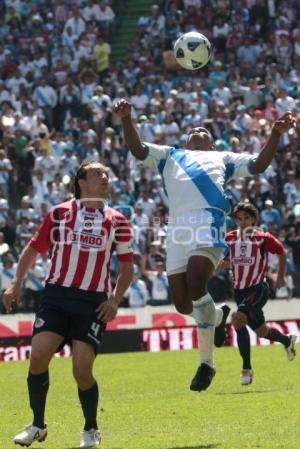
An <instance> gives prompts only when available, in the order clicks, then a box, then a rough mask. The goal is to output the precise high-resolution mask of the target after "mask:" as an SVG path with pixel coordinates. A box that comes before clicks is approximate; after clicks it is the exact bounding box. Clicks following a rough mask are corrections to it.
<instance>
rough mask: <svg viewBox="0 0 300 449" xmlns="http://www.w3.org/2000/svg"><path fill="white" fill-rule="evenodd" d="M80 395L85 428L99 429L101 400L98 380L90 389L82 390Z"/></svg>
mask: <svg viewBox="0 0 300 449" xmlns="http://www.w3.org/2000/svg"><path fill="white" fill-rule="evenodd" d="M78 396H79V400H80V403H81V408H82V411H83V416H84V418H85V424H84V430H90V429H98V425H97V409H98V400H99V390H98V384H97V382H95V383H94V385H93V386H92V387H91V388H90V389H89V390H80V389H79V388H78Z"/></svg>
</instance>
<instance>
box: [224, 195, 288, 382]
mask: <svg viewBox="0 0 300 449" xmlns="http://www.w3.org/2000/svg"><path fill="white" fill-rule="evenodd" d="M234 217H235V220H236V224H237V226H238V229H237V230H234V231H230V232H228V233H227V234H226V242H227V244H228V246H229V255H228V257H227V258H226V259H225V263H224V264H223V265H225V264H226V262H227V263H228V264H229V266H230V268H231V270H232V274H233V283H234V299H235V301H236V303H237V306H238V310H237V312H236V313H234V314H233V319H232V322H233V325H234V328H235V330H236V333H237V343H238V348H239V351H240V354H241V357H242V359H243V369H242V372H241V384H242V385H248V384H251V383H252V380H253V369H252V366H251V360H250V337H249V332H248V330H247V327H246V326H247V325H248V326H249V327H251V329H253V330H254V331H255V332H256V334H257V335H258V337H262V338H266V339H267V340H271V341H278V342H280V343H282V344H283V345H284V347H285V350H286V353H287V358H288V360H290V361H291V360H293V359H294V357H295V355H296V351H295V342H296V336H295V335H289V336H287V335H284V334H282V333H281V332H279V331H278V330H277V329H275V328H273V327H270V326H267V325H266V323H265V317H264V313H263V310H262V309H263V307H264V305H265V304H266V302H267V300H268V297H269V296H268V295H269V288H268V284H267V283H266V282H265V278H266V273H267V270H268V254H269V253H271V254H276V255H277V256H278V262H279V268H278V274H277V281H276V287H277V288H280V287H282V286H283V285H284V275H285V270H286V255H285V251H284V248H283V245H282V244H281V242H280V241H279V240H277V239H276V238H275V237H274V236H273V235H272V234H270V233H269V232H264V231H263V230H261V229H258V228H256V227H255V224H256V222H257V217H258V210H257V209H256V208H255V207H254V206H253V205H252V204H251V203H247V202H244V203H239V204H237V205H236V207H235V209H234Z"/></svg>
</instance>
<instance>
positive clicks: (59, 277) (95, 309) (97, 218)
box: [4, 161, 133, 448]
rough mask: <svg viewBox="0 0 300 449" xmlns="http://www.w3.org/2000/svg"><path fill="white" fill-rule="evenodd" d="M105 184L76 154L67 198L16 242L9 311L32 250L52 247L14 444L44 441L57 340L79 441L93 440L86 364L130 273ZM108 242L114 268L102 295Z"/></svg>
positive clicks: (91, 382) (92, 396)
mask: <svg viewBox="0 0 300 449" xmlns="http://www.w3.org/2000/svg"><path fill="white" fill-rule="evenodd" d="M109 189H110V181H109V176H108V169H107V168H106V167H104V166H103V165H102V164H100V163H98V162H94V161H85V162H83V163H82V165H81V166H80V167H79V169H78V171H77V174H76V177H75V199H72V200H70V201H68V202H65V203H62V204H59V205H57V206H55V207H54V208H53V209H52V210H51V211H50V212H49V213H48V214H47V215H46V217H45V219H44V220H43V222H42V224H41V226H40V228H39V230H38V232H37V233H36V235H35V236H34V237H33V238H32V239H31V240H30V241H29V243H28V244H27V246H26V247H25V249H24V250H23V252H22V254H21V256H20V259H19V263H18V267H17V272H16V275H15V278H14V279H13V280H12V282H11V286H10V287H9V288H7V290H6V292H5V293H4V305H5V307H6V310H7V311H9V310H10V308H11V304H12V302H13V301H19V299H20V290H21V283H22V280H23V278H24V276H25V274H26V272H27V271H28V269H29V268H30V267H31V266H32V265H33V263H34V261H35V259H36V257H37V255H38V253H44V252H47V251H48V250H49V248H50V247H52V259H51V266H50V270H49V273H48V276H47V279H46V287H45V294H44V298H43V302H42V305H41V308H40V310H39V311H38V312H37V315H36V319H35V322H34V326H33V338H32V352H31V357H30V367H29V374H28V378H27V383H28V392H29V401H30V407H31V408H32V411H33V422H32V424H30V425H29V426H27V427H26V428H25V430H24V431H23V432H21V433H20V434H18V435H17V436H16V437H15V438H14V442H15V443H16V444H19V445H21V446H30V445H31V444H32V443H33V442H34V441H44V440H45V438H46V436H47V427H46V424H45V422H44V412H45V405H46V396H47V392H48V388H49V373H48V366H49V363H50V360H51V358H52V356H53V354H54V353H55V352H56V350H57V348H58V347H61V346H62V345H63V343H64V341H65V340H68V341H71V343H72V361H73V375H74V377H75V380H76V382H77V385H78V395H79V400H80V403H81V407H82V411H83V414H84V418H85V425H84V429H83V432H82V439H81V443H80V447H81V448H91V447H94V446H97V445H98V444H99V443H100V432H99V430H98V426H97V407H98V385H97V381H96V380H95V378H94V377H93V364H94V361H95V357H96V354H97V352H98V350H99V345H100V343H101V339H102V334H103V331H104V330H105V327H106V323H107V322H109V321H111V320H113V319H114V318H115V316H116V314H117V310H118V305H119V303H120V301H121V299H122V296H123V294H124V292H125V291H126V290H127V288H128V286H129V284H130V282H131V280H132V276H133V253H132V249H131V230H130V227H129V225H128V223H127V221H126V219H125V217H124V216H123V215H122V214H120V213H119V212H117V211H115V210H114V209H111V208H110V207H107V206H106V205H105V199H106V198H107V197H108V195H109ZM114 247H115V248H116V251H117V255H118V259H119V262H120V271H119V275H118V278H117V283H116V286H115V289H114V291H113V292H112V294H111V295H110V298H109V300H108V295H109V294H110V278H109V273H110V259H111V253H112V249H113V248H114Z"/></svg>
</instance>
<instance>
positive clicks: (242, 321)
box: [232, 311, 248, 331]
mask: <svg viewBox="0 0 300 449" xmlns="http://www.w3.org/2000/svg"><path fill="white" fill-rule="evenodd" d="M247 322H248V320H247V316H246V315H245V314H244V313H242V312H239V311H238V312H235V313H233V314H232V324H233V327H234V328H235V330H236V331H240V330H242V329H243V328H244V327H245V326H246V324H247Z"/></svg>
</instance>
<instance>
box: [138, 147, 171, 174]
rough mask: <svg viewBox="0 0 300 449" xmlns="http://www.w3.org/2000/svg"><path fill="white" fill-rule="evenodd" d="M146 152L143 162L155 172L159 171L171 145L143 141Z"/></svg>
mask: <svg viewBox="0 0 300 449" xmlns="http://www.w3.org/2000/svg"><path fill="white" fill-rule="evenodd" d="M143 146H144V148H145V149H146V150H147V152H148V154H147V156H146V157H145V159H143V164H144V165H146V166H147V167H149V168H151V170H152V171H154V172H155V173H160V172H161V171H162V168H163V167H164V164H165V162H166V160H167V157H168V155H169V152H170V149H171V147H168V146H167V145H156V144H154V143H146V142H144V143H143Z"/></svg>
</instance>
